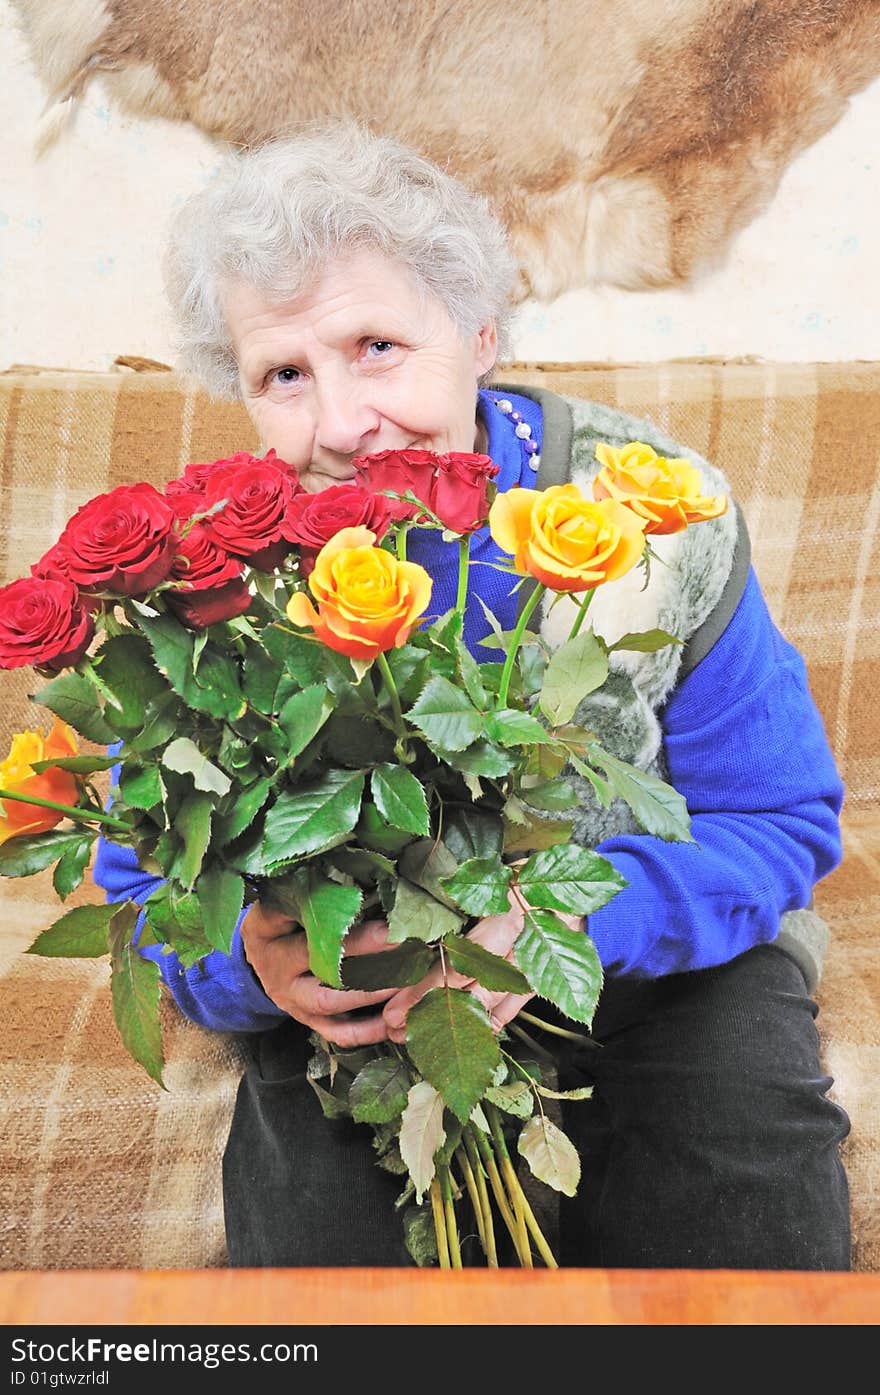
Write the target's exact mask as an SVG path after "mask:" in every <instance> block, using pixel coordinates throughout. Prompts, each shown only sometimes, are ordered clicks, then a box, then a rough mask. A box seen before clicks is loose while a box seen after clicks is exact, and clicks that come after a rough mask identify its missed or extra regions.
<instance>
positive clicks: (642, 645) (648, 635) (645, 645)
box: [608, 630, 684, 654]
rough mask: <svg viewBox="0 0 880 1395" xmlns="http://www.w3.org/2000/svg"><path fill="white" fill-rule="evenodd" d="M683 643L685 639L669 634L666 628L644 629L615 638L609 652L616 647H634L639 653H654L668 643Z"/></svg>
mask: <svg viewBox="0 0 880 1395" xmlns="http://www.w3.org/2000/svg"><path fill="white" fill-rule="evenodd" d="M683 643H684V641H683V640H681V639H677V638H676V636H675V635H671V634H667V632H666V630H642V631H641V632H639V633H637V634H625V635H623V636H622V637H621V638H620V639H618V640H615V642H614V643H613V644H609V646H608V652H609V654H611V653H613V651H614V650H615V649H634V650H635V651H636V652H637V653H639V654H654V653H656V651H657V650H658V649H663V648H665V646H666V645H667V644H683Z"/></svg>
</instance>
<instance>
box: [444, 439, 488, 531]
mask: <svg viewBox="0 0 880 1395" xmlns="http://www.w3.org/2000/svg"><path fill="white" fill-rule="evenodd" d="M498 468H499V467H498V466H497V465H496V464H495V463H494V462H493V461H492V460H491V459H490V458H489V456H488V455H468V454H465V453H464V452H462V451H450V452H449V453H448V454H447V455H441V456H439V457H438V461H437V474H436V476H435V479H434V489H433V493H432V495H431V508H432V509H433V511H434V513H435V514H436V515H437V517H438V518H439V519H440V521H441V522H442V524H443V526H444V527H445V528H448V529H450V531H451V532H453V533H474V532H476V530H477V529H478V528H481V527H482V526H483V524H484V523H485V522H486V519H487V518H488V517H489V505H490V504H491V502H492V498H493V497H494V494H495V487H494V485H493V484H492V481H493V480H494V479H495V477H496V476H497V474H498Z"/></svg>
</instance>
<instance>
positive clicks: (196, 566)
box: [169, 523, 244, 594]
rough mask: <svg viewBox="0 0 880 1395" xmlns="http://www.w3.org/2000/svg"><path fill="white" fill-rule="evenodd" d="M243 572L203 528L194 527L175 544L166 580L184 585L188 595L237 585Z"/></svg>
mask: <svg viewBox="0 0 880 1395" xmlns="http://www.w3.org/2000/svg"><path fill="white" fill-rule="evenodd" d="M243 571H244V563H243V562H242V561H241V560H240V559H239V558H238V557H230V555H229V553H228V552H224V550H223V548H222V547H218V546H217V544H216V543H215V542H214V540H213V538H212V537H211V536H210V534H209V533H208V531H207V529H206V528H205V527H204V525H203V524H201V523H194V524H193V526H192V527H191V528H190V530H189V532H188V533H187V534H186V536H185V537H183V538H179V539H178V540H177V543H176V545H175V549H174V561H173V562H172V565H171V571H170V573H169V576H170V577H171V579H172V580H174V581H183V582H185V583H186V585H185V587H184V589H185V590H187V591H206V590H207V589H208V587H209V586H221V585H223V584H224V583H225V582H227V581H236V580H237V579H238V578H239V577H240V576H241V574H242V572H243ZM170 594H174V593H170Z"/></svg>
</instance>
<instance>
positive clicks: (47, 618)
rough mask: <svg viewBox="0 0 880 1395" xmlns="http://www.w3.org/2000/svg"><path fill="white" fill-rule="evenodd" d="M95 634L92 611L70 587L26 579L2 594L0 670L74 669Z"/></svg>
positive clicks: (48, 579) (61, 580) (58, 581)
mask: <svg viewBox="0 0 880 1395" xmlns="http://www.w3.org/2000/svg"><path fill="white" fill-rule="evenodd" d="M93 634H94V622H93V621H92V617H91V614H90V612H89V609H88V606H87V605H86V604H85V603H84V601H83V598H82V597H81V596H80V593H79V591H78V590H77V588H76V587H75V586H74V584H73V582H72V581H65V580H64V578H63V577H58V578H53V577H37V576H28V577H23V578H22V579H21V580H20V581H13V582H10V584H9V585H8V586H4V587H2V589H0V668H21V667H23V666H24V665H25V664H30V665H32V666H33V667H37V666H40V667H42V668H46V669H51V670H53V671H54V670H57V669H61V668H68V667H72V666H73V665H74V664H75V663H77V662H78V661H79V660H80V659H81V658H82V656H83V654H85V652H86V650H87V649H88V647H89V644H90V643H91V640H92V636H93Z"/></svg>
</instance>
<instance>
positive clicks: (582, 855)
mask: <svg viewBox="0 0 880 1395" xmlns="http://www.w3.org/2000/svg"><path fill="white" fill-rule="evenodd" d="M517 885H518V886H519V888H520V890H521V891H522V893H523V895H524V896H525V898H526V900H527V901H528V902H529V905H531V906H540V907H543V908H544V909H547V910H554V911H565V912H567V913H568V914H570V915H592V914H593V912H594V911H598V910H599V909H600V908H601V907H602V906H605V905H607V903H608V902H609V901H610V900H611V898H612V896H616V895H617V893H618V891H622V890H623V888H624V887H625V886H627V881H626V879H625V878H624V877H623V876H621V874H620V872H618V871H617V868H616V867H613V866H612V864H611V863H610V862H609V861H608V859H607V858H604V857H601V856H600V855H599V853H597V852H593V851H592V850H591V849H590V848H582V847H579V846H578V844H577V843H567V844H564V845H560V846H557V847H552V848H547V849H546V850H544V851H543V852H537V853H535V854H534V856H533V857H530V858H529V859H528V861H527V862H526V863H525V865H524V866H523V867H520V869H519V871H518V873H517Z"/></svg>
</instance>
